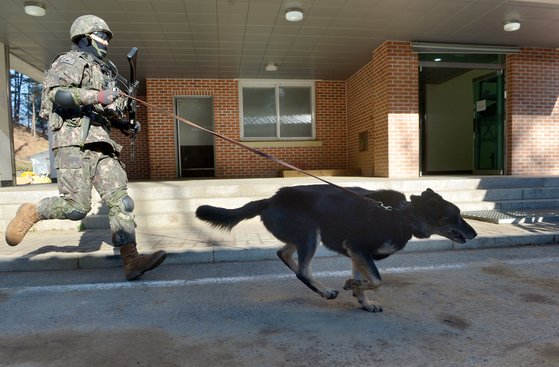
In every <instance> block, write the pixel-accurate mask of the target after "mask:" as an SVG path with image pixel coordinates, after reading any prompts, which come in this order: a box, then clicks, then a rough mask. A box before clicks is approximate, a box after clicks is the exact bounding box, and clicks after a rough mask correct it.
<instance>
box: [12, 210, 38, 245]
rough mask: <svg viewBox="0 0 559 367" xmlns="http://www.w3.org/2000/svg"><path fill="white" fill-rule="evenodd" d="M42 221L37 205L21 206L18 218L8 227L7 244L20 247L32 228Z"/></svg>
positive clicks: (17, 214) (17, 213)
mask: <svg viewBox="0 0 559 367" xmlns="http://www.w3.org/2000/svg"><path fill="white" fill-rule="evenodd" d="M40 220H41V218H40V217H39V213H37V205H35V204H29V203H28V204H23V205H22V206H20V207H19V208H18V210H17V212H16V216H15V217H14V219H12V220H11V221H10V223H8V226H7V227H6V242H7V243H8V245H10V246H17V245H19V243H20V242H21V241H22V240H23V237H25V235H26V234H27V232H28V231H29V230H30V229H31V227H33V225H34V224H35V223H37V222H38V221H40Z"/></svg>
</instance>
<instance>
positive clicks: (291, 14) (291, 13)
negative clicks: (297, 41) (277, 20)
mask: <svg viewBox="0 0 559 367" xmlns="http://www.w3.org/2000/svg"><path fill="white" fill-rule="evenodd" d="M285 19H287V20H288V21H290V22H298V21H300V20H303V10H302V9H299V8H291V9H287V10H286V11H285Z"/></svg>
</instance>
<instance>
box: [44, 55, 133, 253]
mask: <svg viewBox="0 0 559 367" xmlns="http://www.w3.org/2000/svg"><path fill="white" fill-rule="evenodd" d="M110 74H111V73H110V72H109V70H108V68H107V67H106V66H104V65H103V66H102V64H101V63H99V62H98V61H97V60H95V58H94V57H93V56H92V55H90V54H88V53H86V52H82V51H79V50H72V51H69V52H67V53H65V54H63V55H60V56H59V57H57V58H56V59H55V61H54V62H53V64H52V66H51V68H50V69H49V70H48V71H47V73H46V75H45V81H44V84H43V101H44V103H43V105H42V108H41V115H42V116H43V117H45V118H46V117H48V119H49V125H50V127H51V129H52V131H53V149H54V153H55V164H56V170H57V177H58V189H59V192H60V195H61V196H58V197H50V198H45V199H43V200H41V201H40V202H39V204H38V205H37V212H38V214H39V216H40V218H41V219H71V220H80V219H82V218H83V217H85V215H86V214H87V213H88V212H89V211H90V210H91V188H92V186H93V187H94V188H95V189H96V190H97V192H98V193H99V194H100V196H101V198H102V199H103V201H104V202H105V203H106V204H107V206H108V207H109V221H110V225H111V231H112V234H113V245H114V246H117V247H119V246H122V245H125V244H128V243H134V242H135V241H136V238H135V223H134V215H133V214H132V210H133V201H132V199H131V198H130V197H129V196H128V194H127V186H126V185H127V177H126V172H125V171H124V169H123V164H122V162H120V160H119V158H118V156H119V153H120V151H121V149H122V147H121V146H120V145H119V144H117V143H116V142H115V141H113V140H112V139H111V138H110V135H109V133H110V130H111V120H114V119H118V113H117V111H119V110H120V111H123V110H124V108H125V106H126V100H125V99H124V98H118V99H117V100H116V101H115V102H114V103H112V104H110V105H108V106H103V105H101V104H99V103H95V104H90V101H95V100H96V98H97V93H98V92H99V91H100V90H103V89H108V88H114V87H115V82H114V80H113V79H112V78H111V75H110ZM60 89H62V90H66V91H70V92H71V93H72V96H73V97H74V100H76V101H77V104H78V107H77V108H75V109H72V110H67V109H60V108H57V107H56V106H55V104H54V103H53V102H54V98H55V95H56V92H57V91H58V90H60ZM86 119H89V128H88V131H87V135H85V133H84V131H83V130H84V129H86V126H87V125H88V123H87V121H86ZM82 136H85V137H86V138H85V140H84V141H81V140H83V138H82Z"/></svg>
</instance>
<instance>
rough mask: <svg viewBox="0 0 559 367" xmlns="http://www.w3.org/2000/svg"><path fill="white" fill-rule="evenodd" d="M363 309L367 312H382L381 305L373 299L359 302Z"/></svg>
mask: <svg viewBox="0 0 559 367" xmlns="http://www.w3.org/2000/svg"><path fill="white" fill-rule="evenodd" d="M361 305H362V306H363V309H364V310H365V311H368V312H382V306H381V305H380V303H378V302H375V301H369V302H361Z"/></svg>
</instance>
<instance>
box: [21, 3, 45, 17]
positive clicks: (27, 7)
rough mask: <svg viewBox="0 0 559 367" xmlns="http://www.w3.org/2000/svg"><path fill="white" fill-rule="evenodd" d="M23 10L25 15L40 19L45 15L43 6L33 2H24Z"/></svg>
mask: <svg viewBox="0 0 559 367" xmlns="http://www.w3.org/2000/svg"><path fill="white" fill-rule="evenodd" d="M23 10H24V11H25V14H27V15H32V16H34V17H42V16H43V15H45V14H46V13H47V10H46V8H45V5H43V4H41V3H37V2H33V1H28V2H26V3H25V4H24V8H23Z"/></svg>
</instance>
